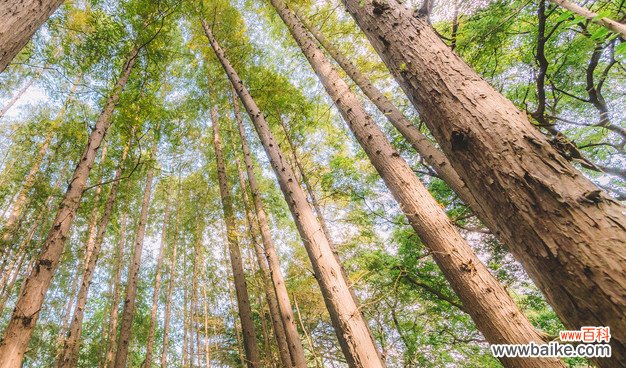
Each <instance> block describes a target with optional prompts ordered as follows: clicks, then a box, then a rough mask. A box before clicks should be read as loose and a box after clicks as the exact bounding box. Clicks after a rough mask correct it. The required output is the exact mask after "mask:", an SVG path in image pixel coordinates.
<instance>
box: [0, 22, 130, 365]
mask: <svg viewBox="0 0 626 368" xmlns="http://www.w3.org/2000/svg"><path fill="white" fill-rule="evenodd" d="M0 33H2V32H0ZM138 53H139V50H138V49H133V51H132V52H131V54H130V57H129V59H128V61H127V62H126V64H125V65H124V68H123V70H122V73H121V75H120V78H119V79H118V81H117V83H116V84H115V87H114V88H113V91H112V92H111V94H110V95H109V98H108V99H107V101H106V103H105V106H104V109H103V110H102V113H101V114H100V117H99V118H98V120H97V121H96V126H95V128H94V130H93V131H92V132H91V134H90V136H89V141H88V143H87V147H86V148H85V151H84V152H83V154H82V156H81V159H80V160H79V161H78V165H77V166H76V169H75V171H74V174H73V177H72V180H71V181H70V184H69V186H68V188H67V192H66V193H65V197H64V198H63V201H62V202H61V204H60V206H59V210H58V211H57V215H56V218H55V220H54V224H53V226H52V228H51V229H50V232H49V233H48V237H47V238H46V240H45V242H44V245H43V248H42V251H41V253H40V254H39V259H38V260H37V265H36V267H35V268H34V269H33V272H32V273H31V274H30V276H29V277H28V279H27V280H26V285H25V287H24V290H23V292H22V294H20V297H19V299H18V301H17V304H16V307H15V311H14V312H13V315H12V316H11V321H10V322H9V325H8V326H7V328H6V330H5V331H4V337H3V339H2V342H0V367H1V368H18V367H20V366H21V363H22V360H23V358H24V353H25V351H26V348H27V347H28V342H29V341H30V337H31V334H32V332H33V328H34V327H35V324H36V322H37V317H38V316H39V311H40V310H41V306H42V304H43V299H44V297H45V294H46V291H47V290H48V287H49V286H50V282H51V281H52V276H53V274H54V272H55V270H56V268H57V266H58V263H59V260H60V258H61V254H62V253H63V248H64V246H65V240H66V239H67V236H68V233H69V229H70V226H71V225H72V222H73V220H74V216H75V214H76V210H77V209H78V206H79V205H80V199H81V198H82V196H83V190H84V189H85V186H86V183H87V179H88V177H89V172H90V171H91V167H92V165H93V163H94V160H95V158H96V153H97V151H98V148H99V147H100V143H101V142H102V140H103V139H104V136H105V134H106V132H107V130H108V128H109V126H110V125H111V121H112V119H111V118H112V116H113V111H114V109H115V106H116V104H117V101H118V100H119V98H120V95H121V93H122V90H123V89H124V86H125V85H126V82H127V81H128V78H129V76H130V73H131V71H132V69H133V66H134V65H135V62H136V60H137V55H138Z"/></svg>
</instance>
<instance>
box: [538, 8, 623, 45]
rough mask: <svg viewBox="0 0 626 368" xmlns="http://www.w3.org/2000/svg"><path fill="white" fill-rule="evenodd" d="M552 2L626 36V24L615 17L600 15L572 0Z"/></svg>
mask: <svg viewBox="0 0 626 368" xmlns="http://www.w3.org/2000/svg"><path fill="white" fill-rule="evenodd" d="M550 1H551V2H553V3H555V4H557V5H560V6H562V7H563V8H565V9H567V10H569V11H571V12H572V13H574V14H576V15H579V16H581V17H583V18H585V19H587V20H588V21H591V22H594V23H596V24H599V25H601V26H603V27H606V28H607V29H610V30H611V31H613V32H615V33H617V34H619V35H620V36H621V37H626V24H623V23H619V22H617V21H614V20H613V19H610V18H607V17H604V16H602V15H598V14H597V13H594V12H592V11H591V10H589V9H587V8H584V7H582V6H580V5H577V4H575V3H573V2H571V1H567V0H550Z"/></svg>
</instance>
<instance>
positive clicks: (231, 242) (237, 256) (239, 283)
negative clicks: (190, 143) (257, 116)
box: [211, 106, 261, 368]
mask: <svg viewBox="0 0 626 368" xmlns="http://www.w3.org/2000/svg"><path fill="white" fill-rule="evenodd" d="M216 109H217V107H216V106H214V107H213V110H212V112H211V117H212V120H213V146H214V147H215V159H216V161H217V177H218V181H219V186H220V195H221V198H222V209H223V211H224V221H225V222H226V237H227V239H228V249H229V255H230V262H231V268H232V270H233V279H234V283H235V292H236V294H237V306H238V308H239V319H240V320H241V330H242V332H243V345H244V349H245V351H246V360H247V361H246V363H247V364H246V365H247V366H248V367H250V368H259V367H260V366H261V365H260V364H261V354H260V353H259V348H258V345H257V341H256V332H255V329H254V322H253V321H252V309H251V308H250V299H249V296H248V286H247V285H246V278H245V275H244V271H243V265H242V263H241V251H240V250H239V244H238V240H237V229H236V226H235V215H234V212H233V205H232V197H231V194H230V188H229V186H228V181H227V176H226V166H225V164H224V157H223V154H222V143H221V140H220V134H219V119H218V118H217V111H216Z"/></svg>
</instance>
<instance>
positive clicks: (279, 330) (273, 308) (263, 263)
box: [233, 95, 293, 367]
mask: <svg viewBox="0 0 626 368" xmlns="http://www.w3.org/2000/svg"><path fill="white" fill-rule="evenodd" d="M233 99H235V95H233ZM233 144H234V140H233ZM235 164H236V166H237V174H238V177H239V187H240V189H241V193H242V196H243V204H244V209H245V212H246V219H247V221H248V232H249V234H250V241H251V242H252V245H253V246H254V251H255V253H256V258H257V261H258V262H257V264H258V266H259V269H260V271H261V281H262V284H263V289H264V291H265V298H266V299H267V305H268V307H269V311H270V317H271V320H272V328H273V330H274V337H275V338H276V344H277V346H278V355H279V358H280V361H281V363H282V366H283V367H292V365H293V364H292V362H291V356H290V354H289V347H288V343H287V337H286V335H285V328H284V326H283V322H282V319H281V317H280V309H279V307H278V301H277V300H276V294H275V292H274V287H273V285H272V279H271V276H270V270H269V266H268V264H267V257H266V255H265V252H264V251H263V249H262V248H261V245H260V244H259V242H258V234H259V229H258V222H256V221H254V216H253V214H252V211H251V209H250V198H249V196H248V186H247V185H246V180H245V178H244V173H243V170H242V169H241V165H240V163H239V159H238V158H237V157H235ZM268 346H269V345H268Z"/></svg>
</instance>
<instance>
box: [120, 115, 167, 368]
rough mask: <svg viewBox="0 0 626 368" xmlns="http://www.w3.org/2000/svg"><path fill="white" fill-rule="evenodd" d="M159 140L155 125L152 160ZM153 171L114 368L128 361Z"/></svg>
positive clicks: (149, 174)
mask: <svg viewBox="0 0 626 368" xmlns="http://www.w3.org/2000/svg"><path fill="white" fill-rule="evenodd" d="M159 138H160V135H159V127H158V124H157V127H156V129H155V134H154V138H153V141H152V148H151V150H150V156H151V157H152V158H155V157H156V155H157V152H158V147H159ZM154 170H155V163H154V162H151V163H150V166H149V167H148V170H147V172H146V185H145V187H144V190H143V199H142V201H141V211H140V214H139V222H138V223H137V231H136V233H135V241H134V246H133V257H132V260H131V262H130V264H129V265H128V281H127V283H126V291H125V293H124V309H123V311H122V320H121V322H122V323H121V324H120V337H119V339H118V343H117V350H116V352H115V364H114V367H115V368H126V361H127V359H128V346H129V344H130V338H131V327H132V325H133V319H134V318H135V305H136V303H137V284H138V282H139V279H138V278H139V268H140V266H141V252H142V251H143V242H144V238H145V236H146V227H147V225H148V212H149V211H150V201H151V196H152V184H153V183H152V181H153V179H154Z"/></svg>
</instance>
